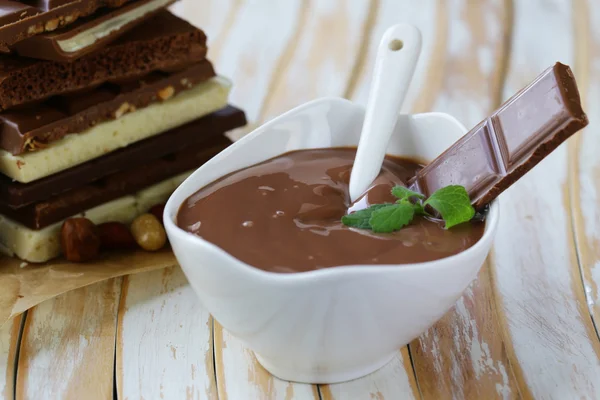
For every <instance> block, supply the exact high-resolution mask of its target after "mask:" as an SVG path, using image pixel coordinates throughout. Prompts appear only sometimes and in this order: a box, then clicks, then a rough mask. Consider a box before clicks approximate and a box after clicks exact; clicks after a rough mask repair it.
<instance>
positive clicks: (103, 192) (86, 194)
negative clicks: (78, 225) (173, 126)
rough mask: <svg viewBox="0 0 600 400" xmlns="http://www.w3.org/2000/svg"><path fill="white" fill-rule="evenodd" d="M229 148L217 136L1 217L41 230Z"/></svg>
mask: <svg viewBox="0 0 600 400" xmlns="http://www.w3.org/2000/svg"><path fill="white" fill-rule="evenodd" d="M229 144H231V141H230V140H229V139H227V138H226V137H225V136H223V135H220V136H218V137H216V138H213V140H211V141H210V143H196V144H193V145H188V146H186V148H185V149H184V150H180V151H178V152H175V153H171V154H168V155H166V156H163V157H161V158H159V159H155V160H151V161H150V162H146V163H145V164H144V165H139V166H137V167H135V168H130V169H127V170H124V171H119V172H115V173H113V174H111V175H108V176H105V177H103V178H101V179H98V180H96V181H94V182H91V183H89V184H87V185H84V186H81V187H78V188H76V189H72V190H69V191H67V192H64V193H61V194H59V195H57V196H54V197H52V198H50V199H48V200H45V201H41V202H39V203H35V204H32V205H29V206H25V207H22V208H20V209H18V210H14V209H12V208H10V207H6V206H4V205H0V214H2V215H4V216H6V217H8V218H10V219H11V220H13V221H16V222H19V223H21V224H23V225H24V226H26V227H28V228H30V229H35V230H37V229H42V228H44V227H46V226H49V225H51V224H53V223H56V222H58V221H61V220H63V219H65V218H67V217H70V216H71V215H75V214H78V213H80V212H82V211H84V210H87V209H89V208H92V207H95V206H97V205H100V204H102V203H106V202H108V201H111V200H114V199H117V198H119V197H123V196H126V195H128V194H131V193H135V192H137V191H139V190H141V189H143V188H145V187H147V186H151V185H153V184H155V183H157V182H160V181H162V180H165V179H168V178H170V177H173V176H175V175H179V174H181V173H183V172H185V171H188V170H191V169H195V168H198V167H199V166H200V165H202V164H203V163H204V162H206V161H208V160H209V159H211V158H212V157H214V156H215V155H216V154H218V153H219V152H220V151H222V150H224V149H225V148H226V147H227V146H229Z"/></svg>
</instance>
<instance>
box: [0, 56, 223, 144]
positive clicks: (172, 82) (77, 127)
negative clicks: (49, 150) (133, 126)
mask: <svg viewBox="0 0 600 400" xmlns="http://www.w3.org/2000/svg"><path fill="white" fill-rule="evenodd" d="M213 76H215V71H214V69H213V67H212V65H211V64H210V62H209V61H207V60H204V61H201V62H200V63H198V64H195V65H193V66H191V67H189V68H186V69H185V70H183V71H179V72H173V73H164V72H160V71H156V72H151V73H150V74H148V75H145V76H143V77H141V78H136V79H133V80H130V81H124V82H119V83H105V84H102V85H100V86H98V87H96V88H95V89H92V90H91V91H88V92H84V93H77V94H71V95H63V96H55V97H52V98H50V99H47V100H46V101H45V102H43V103H41V104H36V105H32V106H28V107H24V108H20V109H16V110H8V111H4V112H0V148H2V149H4V150H6V151H9V152H11V153H12V154H14V155H18V154H22V153H24V152H28V151H35V150H39V149H43V148H45V147H46V145H47V144H48V143H51V142H54V141H56V140H59V139H61V138H63V137H64V136H66V135H69V134H74V133H81V132H84V131H85V130H86V129H88V128H90V127H92V126H94V125H96V124H98V123H100V122H104V121H107V120H110V119H116V118H120V117H121V116H123V115H124V114H126V113H128V112H133V111H135V110H137V109H140V108H144V107H146V106H148V105H149V104H151V103H155V102H158V101H162V100H166V99H168V98H171V97H172V96H174V95H176V94H177V93H179V92H180V91H182V90H186V89H189V88H191V87H193V86H194V85H196V84H198V83H201V82H204V81H206V80H208V79H210V78H212V77H213Z"/></svg>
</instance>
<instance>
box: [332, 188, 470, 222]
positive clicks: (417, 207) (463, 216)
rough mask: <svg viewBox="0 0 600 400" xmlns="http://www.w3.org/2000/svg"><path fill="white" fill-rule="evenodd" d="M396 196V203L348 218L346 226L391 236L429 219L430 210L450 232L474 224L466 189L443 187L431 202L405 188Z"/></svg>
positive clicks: (374, 205) (345, 216)
mask: <svg viewBox="0 0 600 400" xmlns="http://www.w3.org/2000/svg"><path fill="white" fill-rule="evenodd" d="M392 194H393V195H394V196H395V197H397V198H398V200H397V201H396V202H395V203H393V204H390V203H387V204H373V205H372V206H370V207H369V208H366V209H364V210H360V211H356V212H353V213H351V214H348V215H344V216H343V217H342V223H343V224H344V225H347V226H350V227H354V228H359V229H370V230H372V231H373V232H376V233H390V232H393V231H396V230H398V229H401V228H403V227H404V226H406V225H408V224H410V223H411V221H412V220H413V218H414V216H415V215H429V213H427V211H426V207H427V206H429V207H431V208H433V209H434V210H436V211H437V212H438V213H439V214H440V215H441V216H442V219H443V220H444V222H445V223H446V224H445V226H446V228H447V229H449V228H452V227H453V226H456V225H459V224H462V223H463V222H467V221H470V220H471V219H472V218H473V216H474V215H475V209H474V208H473V206H471V200H470V199H469V195H468V193H467V191H466V189H465V188H464V187H462V186H459V185H451V186H446V187H443V188H441V189H439V190H437V191H436V192H435V193H433V194H432V195H431V196H429V198H428V199H425V196H423V195H422V194H421V193H418V192H414V191H412V190H410V189H407V188H405V187H403V186H396V187H394V188H393V189H392Z"/></svg>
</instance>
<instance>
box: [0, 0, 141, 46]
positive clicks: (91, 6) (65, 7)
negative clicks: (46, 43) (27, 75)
mask: <svg viewBox="0 0 600 400" xmlns="http://www.w3.org/2000/svg"><path fill="white" fill-rule="evenodd" d="M129 1H130V0H1V1H0V51H1V52H8V51H9V47H10V45H12V44H14V43H17V42H19V41H21V40H23V39H25V38H28V37H32V36H34V35H37V34H40V33H43V32H52V31H54V30H56V29H58V28H60V27H63V26H67V25H69V24H72V23H73V22H75V21H76V20H77V19H78V18H79V17H85V16H88V15H91V14H93V13H95V12H96V11H97V10H98V9H100V8H102V7H114V8H116V7H121V6H123V5H124V4H125V3H127V2H129Z"/></svg>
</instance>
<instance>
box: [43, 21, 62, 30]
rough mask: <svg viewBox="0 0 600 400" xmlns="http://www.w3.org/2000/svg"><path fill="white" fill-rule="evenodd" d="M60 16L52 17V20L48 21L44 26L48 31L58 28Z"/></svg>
mask: <svg viewBox="0 0 600 400" xmlns="http://www.w3.org/2000/svg"><path fill="white" fill-rule="evenodd" d="M58 23H59V21H58V18H54V19H51V20H50V21H48V22H46V25H45V26H44V28H45V29H46V32H51V31H53V30H55V29H56V28H58Z"/></svg>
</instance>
